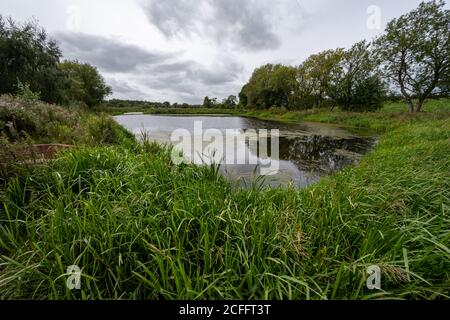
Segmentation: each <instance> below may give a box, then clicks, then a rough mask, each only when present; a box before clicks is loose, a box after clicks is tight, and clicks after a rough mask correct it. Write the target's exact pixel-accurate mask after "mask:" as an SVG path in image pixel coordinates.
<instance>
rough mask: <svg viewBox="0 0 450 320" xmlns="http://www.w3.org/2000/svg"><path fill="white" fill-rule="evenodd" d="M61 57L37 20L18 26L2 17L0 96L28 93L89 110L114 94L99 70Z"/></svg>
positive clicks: (48, 100)
mask: <svg viewBox="0 0 450 320" xmlns="http://www.w3.org/2000/svg"><path fill="white" fill-rule="evenodd" d="M61 58H62V53H61V50H60V48H59V47H58V45H57V43H56V42H55V41H53V40H51V39H49V37H48V35H47V33H46V32H45V30H44V29H42V28H41V27H39V26H38V24H37V22H36V21H29V22H26V23H17V22H15V21H14V20H13V19H12V18H4V17H3V16H1V15H0V94H20V93H23V92H28V93H33V95H34V96H35V97H36V98H39V99H40V100H42V101H45V102H49V103H57V104H61V105H68V104H70V103H79V104H84V105H86V106H88V107H92V106H95V105H97V104H98V103H100V102H101V101H103V99H104V98H105V97H106V96H108V95H109V94H111V91H112V90H111V88H110V87H109V86H107V85H106V83H105V81H104V79H103V78H102V76H101V75H100V73H99V72H98V70H97V69H96V68H95V67H93V66H91V65H89V64H87V63H80V62H78V61H61Z"/></svg>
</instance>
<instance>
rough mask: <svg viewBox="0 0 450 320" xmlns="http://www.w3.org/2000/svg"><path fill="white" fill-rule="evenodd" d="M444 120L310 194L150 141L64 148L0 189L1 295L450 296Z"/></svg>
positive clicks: (408, 132)
mask: <svg viewBox="0 0 450 320" xmlns="http://www.w3.org/2000/svg"><path fill="white" fill-rule="evenodd" d="M308 116H309V117H313V116H314V113H311V114H310V115H308ZM356 116H357V115H356V114H355V117H356ZM280 117H281V118H282V117H286V116H283V115H281V116H280ZM360 117H361V119H366V117H367V115H361V116H360ZM386 117H388V116H386ZM433 117H434V116H432V117H431V118H426V117H425V118H424V119H426V120H417V121H416V120H414V121H409V120H405V121H404V122H402V123H401V125H400V124H399V125H396V126H393V125H389V132H387V133H386V134H385V135H384V137H383V138H382V139H381V141H380V143H379V145H378V146H377V148H376V149H375V150H374V151H373V152H372V153H370V154H368V155H367V156H365V157H364V159H363V161H362V163H361V164H360V165H359V166H357V167H351V168H347V169H345V170H343V171H342V172H339V173H337V174H335V175H333V176H331V177H328V178H325V179H323V180H322V181H321V182H320V183H318V184H317V185H314V186H312V187H310V188H308V189H304V190H296V189H287V190H280V189H273V190H261V189H259V188H257V187H255V188H253V189H250V190H239V189H236V188H233V187H232V185H231V184H230V183H229V182H227V181H225V180H224V179H223V178H222V177H221V176H220V175H219V174H218V173H217V170H216V168H214V167H195V166H189V165H183V166H175V165H173V164H172V163H171V161H170V157H169V154H168V151H167V150H162V149H161V148H160V147H158V146H155V145H152V144H149V143H147V144H144V145H143V146H141V145H138V144H128V145H127V146H125V145H122V144H118V145H111V146H99V147H81V148H77V149H75V150H70V151H64V152H62V153H61V154H60V156H59V157H58V159H57V160H56V161H54V162H49V163H45V164H44V165H41V166H37V167H32V168H27V169H26V170H23V171H22V172H20V174H19V175H18V176H17V177H16V178H14V179H13V180H11V181H10V182H9V183H8V185H7V186H6V187H5V188H3V189H2V190H1V192H0V198H1V203H2V207H1V208H0V220H1V224H0V255H1V256H0V298H6V299H11V298H34V299H80V298H81V299H105V298H113V299H117V298H120V299H135V298H139V299H160V298H164V299H175V298H178V299H206V298H212V299H219V298H221V299H271V298H273V299H377V298H400V299H402V298H405V299H406V298H415V299H423V298H425V299H436V298H449V290H450V272H449V270H450V248H449V243H450V230H449V228H448V226H449V225H450V177H449V168H450V154H449V152H448V150H450V130H449V127H450V120H449V119H441V120H439V119H436V120H433V119H432V118H433ZM437 118H439V117H437ZM272 119H273V117H272ZM399 119H401V118H399ZM293 120H295V119H293ZM396 121H397V120H396ZM398 121H402V120H398ZM386 128H388V127H387V126H386ZM70 265H78V266H80V267H81V268H82V272H83V277H82V289H81V290H80V291H69V290H68V289H66V285H65V284H66V277H65V276H64V273H65V272H66V268H67V267H68V266H70ZM370 265H379V266H380V267H381V269H382V289H383V290H382V291H369V290H368V289H367V288H366V279H367V274H366V268H367V267H368V266H370Z"/></svg>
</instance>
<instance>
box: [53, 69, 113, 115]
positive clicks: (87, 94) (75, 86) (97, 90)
mask: <svg viewBox="0 0 450 320" xmlns="http://www.w3.org/2000/svg"><path fill="white" fill-rule="evenodd" d="M59 68H60V69H61V70H62V71H63V72H64V74H65V75H66V76H67V79H68V84H67V92H66V94H67V97H66V98H67V99H68V100H70V101H79V102H83V103H85V104H86V105H87V106H88V107H93V106H95V105H97V104H99V103H100V102H102V101H103V99H104V98H105V97H106V96H108V95H110V94H111V91H112V90H111V87H109V86H107V85H106V84H105V81H104V79H103V77H102V76H101V75H100V73H99V72H98V70H97V68H95V67H93V66H91V65H89V64H87V63H80V62H78V61H64V62H63V63H61V64H60V65H59Z"/></svg>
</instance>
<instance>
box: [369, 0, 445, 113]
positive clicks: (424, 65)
mask: <svg viewBox="0 0 450 320" xmlns="http://www.w3.org/2000/svg"><path fill="white" fill-rule="evenodd" d="M444 6H445V2H444V1H430V2H422V3H421V4H420V5H419V7H418V8H417V9H415V10H413V11H411V12H409V13H407V14H405V15H402V16H401V17H400V18H398V19H394V20H392V21H391V22H389V23H388V25H387V27H386V30H385V33H384V35H382V36H381V37H379V38H378V39H377V40H376V42H375V45H376V52H377V55H378V58H379V61H380V62H381V64H382V65H381V67H382V70H383V73H384V75H385V76H386V77H387V78H388V79H389V81H390V83H391V84H393V85H395V86H396V88H397V89H398V90H399V91H400V92H401V94H402V96H403V99H404V100H405V102H406V103H407V105H408V109H409V111H410V112H420V111H421V110H422V106H423V104H424V102H425V100H426V99H428V98H430V97H431V96H433V94H437V93H438V91H439V88H442V87H444V88H445V84H444V82H445V81H446V78H447V80H448V74H449V73H450V43H449V41H450V34H449V23H450V11H449V10H446V9H444ZM414 99H415V100H416V103H415V104H414Z"/></svg>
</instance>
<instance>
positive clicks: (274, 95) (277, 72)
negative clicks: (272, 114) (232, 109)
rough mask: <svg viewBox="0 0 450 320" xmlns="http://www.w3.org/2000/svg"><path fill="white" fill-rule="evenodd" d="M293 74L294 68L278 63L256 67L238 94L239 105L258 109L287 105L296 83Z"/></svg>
mask: <svg viewBox="0 0 450 320" xmlns="http://www.w3.org/2000/svg"><path fill="white" fill-rule="evenodd" d="M295 75H296V70H295V68H293V67H287V66H283V65H280V64H278V65H273V64H266V65H264V66H262V67H260V68H257V69H256V70H255V71H254V72H253V74H252V76H251V78H250V80H249V82H248V83H247V84H246V85H245V86H244V87H243V88H242V90H241V93H240V94H239V99H240V101H241V105H242V106H244V107H254V108H259V109H268V108H270V107H272V106H279V107H288V105H289V101H290V99H291V96H292V94H293V92H294V91H295V86H296V85H297V83H296V79H295Z"/></svg>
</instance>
